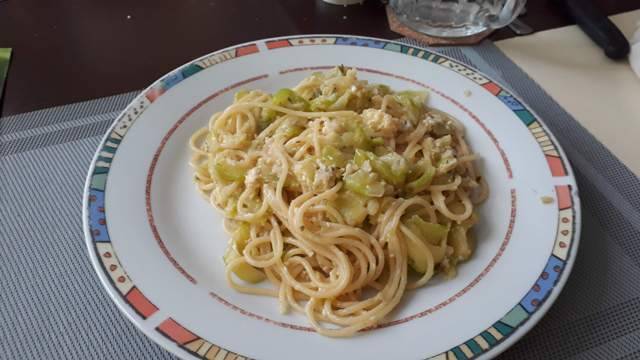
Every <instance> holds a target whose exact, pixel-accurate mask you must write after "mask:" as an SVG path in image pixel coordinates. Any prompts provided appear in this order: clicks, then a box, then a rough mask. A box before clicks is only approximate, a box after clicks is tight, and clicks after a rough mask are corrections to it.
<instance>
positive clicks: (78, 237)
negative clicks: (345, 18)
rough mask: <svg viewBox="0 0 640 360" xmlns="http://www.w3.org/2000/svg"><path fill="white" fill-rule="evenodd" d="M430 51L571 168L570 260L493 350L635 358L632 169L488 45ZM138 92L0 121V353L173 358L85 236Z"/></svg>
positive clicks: (638, 275)
mask: <svg viewBox="0 0 640 360" xmlns="http://www.w3.org/2000/svg"><path fill="white" fill-rule="evenodd" d="M434 50H436V51H438V52H441V53H444V54H445V55H449V56H451V57H453V58H456V59H458V60H459V61H462V62H464V63H466V64H468V65H471V66H473V67H476V68H478V69H479V70H481V71H482V72H484V73H486V74H487V75H489V76H491V77H493V78H495V79H496V80H499V81H501V82H502V83H503V84H504V85H507V86H508V87H510V88H511V90H512V91H513V92H515V93H517V94H519V95H520V96H521V97H522V98H524V99H525V100H526V102H527V103H528V104H529V105H530V106H531V107H532V108H533V110H534V111H536V112H537V113H538V114H539V115H540V116H541V117H542V118H543V119H544V121H545V122H546V123H547V125H548V126H549V127H550V128H551V130H552V131H553V132H554V133H555V134H556V136H557V137H558V139H559V141H560V143H561V145H562V146H563V147H564V149H565V151H566V153H567V155H568V157H569V159H570V160H571V162H572V164H573V167H574V170H575V173H576V176H577V178H578V184H579V188H580V194H581V198H582V207H583V211H584V215H583V223H584V225H583V230H582V239H581V243H580V249H579V251H578V255H577V256H578V257H577V260H576V263H575V266H574V270H573V272H572V274H571V276H570V278H569V281H568V283H567V285H566V287H565V289H564V290H563V292H562V293H561V295H560V297H559V298H558V300H557V301H556V303H555V304H554V305H553V307H552V308H551V310H550V311H549V312H548V314H547V315H546V316H545V317H544V318H543V320H542V321H541V322H540V323H539V324H538V325H537V326H536V327H535V328H534V329H533V330H532V331H531V332H530V333H529V334H527V335H526V336H525V337H524V338H523V339H522V340H521V341H519V342H518V343H517V344H516V345H515V346H513V347H512V348H511V349H509V350H508V351H507V352H505V353H504V354H503V355H502V356H501V357H500V358H501V359H525V360H526V359H540V358H542V359H565V358H571V357H575V358H577V359H637V358H640V282H638V279H640V243H639V241H640V181H639V180H638V178H637V177H636V176H635V175H634V174H633V173H631V172H630V171H629V170H628V169H627V168H626V167H625V166H624V165H623V164H622V163H620V161H619V160H618V159H616V158H615V157H614V156H613V155H612V154H611V153H610V152H609V151H608V150H607V149H606V148H604V147H603V146H602V144H600V143H599V142H598V141H597V140H596V139H595V138H594V137H593V136H592V135H590V134H589V133H588V132H587V131H586V130H585V129H584V128H583V127H582V126H580V125H579V124H578V123H577V122H576V121H575V120H574V119H572V118H571V116H570V115H569V114H567V113H566V111H564V110H563V109H562V108H561V107H560V106H559V105H558V104H557V103H556V102H555V101H553V99H551V98H550V97H549V96H548V95H547V94H546V93H545V92H544V91H543V90H542V89H541V88H540V87H539V86H538V85H537V84H536V83H535V82H533V81H532V80H531V79H530V78H529V77H528V76H527V75H526V74H525V73H524V72H522V70H520V69H519V68H518V67H517V66H516V65H515V64H514V63H513V62H511V61H510V60H509V59H508V58H507V57H505V55H504V54H503V53H502V52H501V51H500V50H498V49H497V48H496V47H495V46H494V45H493V44H491V43H489V42H485V43H483V44H482V45H480V46H476V47H455V48H440V49H434ZM135 95H136V92H132V93H127V94H122V95H118V96H114V97H109V98H104V99H98V100H94V101H88V102H83V103H79V104H72V105H67V106H62V107H57V108H51V109H46V110H42V111H37V112H33V113H28V114H22V115H16V116H11V117H6V118H3V119H0V334H2V335H1V336H2V337H1V340H0V358H2V359H34V358H39V357H48V358H55V359H103V358H104V359H141V358H145V359H147V358H148V359H168V358H171V357H172V356H171V355H169V354H168V353H167V352H166V351H164V350H162V349H161V348H160V347H159V346H157V345H155V344H154V343H153V342H151V341H150V340H148V339H147V338H146V337H145V336H144V335H143V334H142V333H141V332H139V331H138V330H136V328H135V327H134V325H132V324H131V323H130V322H129V321H127V320H126V319H125V317H124V316H123V315H122V314H121V313H120V312H119V311H118V310H117V308H116V306H115V304H113V303H112V302H111V300H110V299H109V298H108V296H107V294H106V291H104V290H103V289H102V286H101V285H100V282H99V280H98V278H97V276H96V275H95V274H94V271H93V268H92V267H91V264H90V262H89V259H88V257H87V254H86V250H85V243H84V237H83V234H82V225H81V202H82V200H81V199H82V192H83V185H84V180H85V175H86V172H87V169H88V167H89V163H90V161H91V157H92V155H93V153H94V151H95V149H96V147H97V145H98V142H99V141H100V138H101V136H102V134H103V133H104V132H105V131H106V130H107V127H108V126H109V124H110V123H111V122H112V121H113V119H114V118H115V116H116V115H117V114H118V112H119V111H120V110H121V109H122V108H123V107H124V106H126V104H127V103H128V102H129V101H130V100H131V99H133V97H134V96H135Z"/></svg>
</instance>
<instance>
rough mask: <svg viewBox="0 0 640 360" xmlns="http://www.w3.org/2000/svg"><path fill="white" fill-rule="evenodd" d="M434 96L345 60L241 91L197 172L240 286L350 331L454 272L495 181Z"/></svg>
mask: <svg viewBox="0 0 640 360" xmlns="http://www.w3.org/2000/svg"><path fill="white" fill-rule="evenodd" d="M426 98H427V94H426V93H424V92H418V91H401V92H394V91H392V90H391V89H390V88H388V87H387V86H384V85H374V84H369V83H368V82H367V81H364V80H359V79H358V78H357V74H356V71H355V70H354V69H345V68H344V67H342V66H341V67H336V68H334V69H332V70H329V71H326V72H319V73H314V74H313V75H311V76H309V77H307V78H305V79H304V80H302V82H300V83H299V84H298V85H297V86H296V87H295V88H293V89H281V90H279V91H278V92H276V93H275V94H273V95H272V94H268V93H265V92H262V91H258V90H253V91H240V92H238V93H237V94H236V95H235V99H234V102H233V104H231V105H230V106H229V107H227V108H226V109H225V110H224V111H222V112H219V113H216V114H214V115H213V116H212V117H211V120H210V122H209V125H208V127H206V128H203V129H200V130H198V131H197V132H196V133H194V134H193V136H192V137H191V141H190V145H191V148H192V151H193V156H192V161H191V165H192V166H193V168H194V179H195V183H196V184H197V188H198V190H199V191H200V192H201V193H202V194H203V195H204V196H206V198H207V199H209V201H210V202H211V204H212V205H213V206H215V207H216V208H218V209H220V210H221V211H222V212H223V213H224V215H225V228H226V230H227V232H229V233H230V235H231V240H230V242H229V246H228V249H227V252H226V254H225V256H224V262H225V264H226V272H227V279H228V282H229V284H230V286H231V287H233V288H234V289H236V290H237V291H240V292H243V293H248V294H257V295H266V296H273V297H276V298H278V299H279V303H280V308H281V311H282V312H287V311H289V310H290V309H292V310H294V311H297V312H300V313H304V314H306V316H307V317H308V319H309V321H310V323H311V324H312V325H313V327H314V328H315V329H316V330H317V332H318V333H320V334H322V335H326V336H334V337H345V336H351V335H353V334H355V333H356V332H358V331H359V330H362V329H365V328H369V327H374V326H375V325H376V324H378V323H380V322H381V321H382V320H383V319H384V318H385V316H387V315H388V314H389V313H390V312H391V311H392V310H393V309H394V308H395V307H396V306H397V304H398V303H399V302H400V300H401V298H402V296H403V294H404V293H405V291H407V290H408V289H414V288H418V287H421V286H423V285H425V284H426V283H427V282H428V281H429V279H431V278H432V277H433V276H434V274H436V273H443V274H444V275H445V276H447V277H451V276H454V275H455V273H456V268H457V265H458V264H459V263H460V262H462V261H464V260H467V259H468V258H469V257H470V256H471V254H472V252H473V249H474V246H475V242H474V239H473V236H472V232H471V231H470V229H471V228H472V227H473V225H475V223H476V222H477V216H476V213H475V211H474V205H475V204H478V203H480V202H481V201H483V199H484V198H486V197H487V195H488V189H487V186H486V183H485V182H484V181H483V179H482V177H481V176H480V173H479V172H478V170H477V169H476V168H475V166H474V159H475V155H474V154H472V153H471V152H470V149H469V146H468V145H467V143H466V142H465V139H464V133H463V129H462V126H461V125H460V124H459V123H458V122H457V121H456V120H455V119H453V118H452V117H451V116H449V115H447V114H446V113H443V112H441V111H437V110H435V109H431V108H428V107H427V106H426V105H425V103H426ZM263 280H268V281H269V282H270V283H271V284H272V286H270V287H264V286H256V285H254V284H256V283H259V282H262V281H263Z"/></svg>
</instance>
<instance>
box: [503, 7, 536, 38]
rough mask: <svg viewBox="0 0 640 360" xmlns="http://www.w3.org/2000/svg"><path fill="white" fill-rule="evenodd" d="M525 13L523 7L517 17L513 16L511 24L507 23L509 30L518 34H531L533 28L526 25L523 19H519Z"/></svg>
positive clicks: (525, 8) (525, 10)
mask: <svg viewBox="0 0 640 360" xmlns="http://www.w3.org/2000/svg"><path fill="white" fill-rule="evenodd" d="M526 14H527V7H526V6H525V7H523V8H522V11H520V14H519V15H518V17H517V18H515V19H514V20H513V21H512V22H511V24H509V25H507V26H508V27H509V29H511V31H513V32H514V33H515V34H516V35H518V36H523V35H529V34H533V28H532V27H531V26H529V25H527V24H526V23H525V22H524V21H522V20H520V18H521V17H523V16H525V15H526Z"/></svg>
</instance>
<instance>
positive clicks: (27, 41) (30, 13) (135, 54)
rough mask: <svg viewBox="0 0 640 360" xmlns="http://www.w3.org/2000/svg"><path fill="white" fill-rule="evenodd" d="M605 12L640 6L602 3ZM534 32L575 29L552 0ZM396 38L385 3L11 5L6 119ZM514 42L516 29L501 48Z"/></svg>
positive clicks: (534, 16)
mask: <svg viewBox="0 0 640 360" xmlns="http://www.w3.org/2000/svg"><path fill="white" fill-rule="evenodd" d="M596 1H597V2H599V3H600V4H601V5H602V7H603V9H604V10H605V11H606V13H607V14H615V13H619V12H624V11H629V10H634V9H638V8H640V1H638V0H596ZM527 8H528V13H527V15H526V16H525V17H523V18H522V19H523V20H524V21H526V22H527V23H528V24H530V25H531V26H532V27H533V28H534V29H535V30H537V31H540V30H546V29H551V28H556V27H560V26H565V25H570V24H571V21H570V20H569V19H568V18H567V17H566V15H565V14H563V13H562V11H561V9H560V8H559V6H558V5H557V4H556V2H555V1H554V0H530V1H529V4H528V5H527ZM305 33H346V34H358V35H368V36H376V37H382V38H389V39H393V38H397V37H399V35H397V34H395V33H393V32H391V31H390V30H389V29H388V26H387V20H386V15H385V12H384V5H383V4H381V2H380V1H379V0H366V1H365V2H364V4H362V5H353V6H349V7H343V6H336V5H330V4H326V3H324V2H322V1H321V0H179V1H171V0H137V1H125V0H82V1H73V0H57V1H41V0H40V1H39V0H4V1H0V47H12V48H13V49H14V52H13V59H12V63H11V67H10V69H9V76H8V79H7V85H6V92H5V99H4V106H3V109H2V110H3V111H2V114H3V115H11V114H16V113H21V112H26V111H32V110H36V109H41V108H45V107H50V106H55V105H62V104H68V103H71V102H76V101H82V100H88V99H92V98H97V97H102V96H108V95H113V94H118V93H122V92H126V91H131V90H136V89H142V88H143V87H145V86H147V85H148V84H150V83H151V82H153V81H154V80H155V79H157V78H158V77H160V76H161V75H162V74H164V73H166V72H168V71H169V70H171V69H173V68H175V67H177V66H178V65H180V64H183V63H185V62H187V61H189V60H191V59H193V58H196V57H198V56H201V55H203V54H206V53H208V52H211V51H214V50H216V49H219V48H222V47H226V46H229V45H232V44H236V43H241V42H245V41H250V40H255V39H260V38H266V37H273V36H280V35H291V34H305ZM511 36H513V33H512V32H511V31H510V30H508V29H502V30H500V31H497V32H495V33H494V34H493V35H492V36H491V38H492V39H493V40H499V39H504V38H507V37H511Z"/></svg>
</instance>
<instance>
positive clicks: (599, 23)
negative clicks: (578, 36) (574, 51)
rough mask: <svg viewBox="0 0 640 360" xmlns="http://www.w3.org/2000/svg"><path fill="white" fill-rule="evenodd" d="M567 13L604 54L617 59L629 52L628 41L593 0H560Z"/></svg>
mask: <svg viewBox="0 0 640 360" xmlns="http://www.w3.org/2000/svg"><path fill="white" fill-rule="evenodd" d="M561 2H562V3H563V5H564V6H565V8H566V10H567V12H568V13H569V15H570V16H571V17H572V18H573V19H574V20H575V22H576V23H577V24H578V26H580V28H581V29H582V31H584V32H585V33H586V34H587V35H588V36H589V37H590V38H591V40H593V42H595V43H596V44H598V46H600V47H601V48H602V49H603V50H604V53H605V55H607V56H608V57H609V58H611V59H614V60H618V59H623V58H625V57H627V55H628V54H629V50H630V47H629V41H627V39H626V38H625V37H624V35H623V34H622V32H621V31H620V29H618V27H617V26H616V25H615V24H614V23H612V22H611V20H609V18H608V17H607V16H606V15H605V14H604V11H603V10H602V9H600V8H599V7H598V6H597V5H596V4H595V3H594V2H593V0H561Z"/></svg>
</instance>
